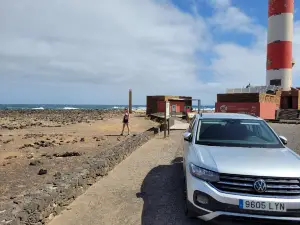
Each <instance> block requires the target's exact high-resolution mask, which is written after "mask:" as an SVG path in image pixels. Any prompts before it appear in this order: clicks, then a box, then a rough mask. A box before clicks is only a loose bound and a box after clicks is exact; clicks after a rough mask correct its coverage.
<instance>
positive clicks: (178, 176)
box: [50, 131, 199, 225]
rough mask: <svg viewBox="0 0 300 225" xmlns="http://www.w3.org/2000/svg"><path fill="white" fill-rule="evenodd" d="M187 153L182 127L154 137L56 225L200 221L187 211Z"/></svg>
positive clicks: (55, 221) (159, 224)
mask: <svg viewBox="0 0 300 225" xmlns="http://www.w3.org/2000/svg"><path fill="white" fill-rule="evenodd" d="M181 155H182V131H173V132H171V133H170V137H168V138H167V139H163V138H161V137H156V138H154V139H152V140H150V141H149V142H147V143H146V144H145V145H143V146H142V147H141V148H139V149H138V150H137V151H135V152H134V153H133V154H132V155H131V156H129V157H128V158H127V159H125V160H124V161H123V162H122V163H121V164H119V165H118V166H117V167H116V168H115V169H114V170H113V171H111V172H110V173H109V174H108V176H106V177H104V178H102V179H100V180H99V181H98V182H97V183H96V184H95V185H93V186H92V187H91V188H89V189H88V190H87V192H86V193H85V194H83V195H82V196H80V197H78V198H77V199H76V200H75V201H74V202H73V203H72V204H71V205H70V206H69V209H68V210H65V211H63V212H62V214H61V215H59V216H57V217H56V218H54V219H53V220H52V221H51V222H50V225H62V224H63V225H124V224H126V225H141V224H142V225H152V224H153V225H154V224H155V225H162V224H172V225H182V224H187V225H189V224H199V221H198V220H197V221H190V220H188V219H186V217H185V216H184V213H183V208H182V207H183V190H182V188H183V185H182V183H183V176H182V164H181V160H182V158H181Z"/></svg>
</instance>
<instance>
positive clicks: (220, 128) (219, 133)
mask: <svg viewBox="0 0 300 225" xmlns="http://www.w3.org/2000/svg"><path fill="white" fill-rule="evenodd" d="M198 124H199V125H198V129H197V136H196V144H200V145H211V146H230V147H249V148H251V147H257V148H283V147H284V146H283V144H282V143H281V142H280V140H279V139H278V138H277V136H276V135H275V134H274V132H273V131H272V130H271V128H270V127H269V126H268V125H267V123H266V122H265V121H263V120H251V119H246V120H243V119H200V121H199V123H198Z"/></svg>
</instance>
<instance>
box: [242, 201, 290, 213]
mask: <svg viewBox="0 0 300 225" xmlns="http://www.w3.org/2000/svg"><path fill="white" fill-rule="evenodd" d="M239 208H240V209H250V210H261V211H274V212H286V205H285V203H278V202H261V201H250V200H239Z"/></svg>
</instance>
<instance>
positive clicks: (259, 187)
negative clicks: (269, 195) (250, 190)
mask: <svg viewBox="0 0 300 225" xmlns="http://www.w3.org/2000/svg"><path fill="white" fill-rule="evenodd" d="M253 187H254V190H255V191H256V192H258V193H263V192H265V191H266V190H267V184H266V182H265V181H264V180H262V179H260V180H257V181H255V182H254V184H253Z"/></svg>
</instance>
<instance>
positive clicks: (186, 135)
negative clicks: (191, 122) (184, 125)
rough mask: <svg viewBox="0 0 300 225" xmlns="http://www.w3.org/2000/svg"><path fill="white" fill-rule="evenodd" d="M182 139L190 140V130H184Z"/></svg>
mask: <svg viewBox="0 0 300 225" xmlns="http://www.w3.org/2000/svg"><path fill="white" fill-rule="evenodd" d="M183 139H184V140H185V141H188V142H190V141H192V134H191V133H190V132H184V134H183Z"/></svg>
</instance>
